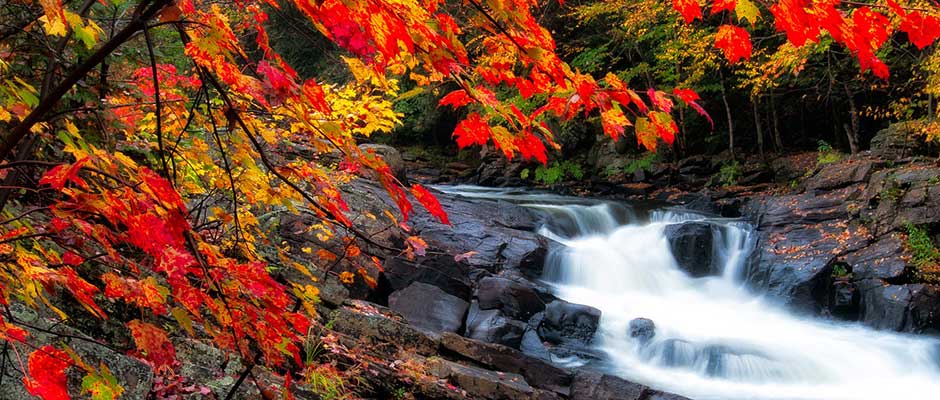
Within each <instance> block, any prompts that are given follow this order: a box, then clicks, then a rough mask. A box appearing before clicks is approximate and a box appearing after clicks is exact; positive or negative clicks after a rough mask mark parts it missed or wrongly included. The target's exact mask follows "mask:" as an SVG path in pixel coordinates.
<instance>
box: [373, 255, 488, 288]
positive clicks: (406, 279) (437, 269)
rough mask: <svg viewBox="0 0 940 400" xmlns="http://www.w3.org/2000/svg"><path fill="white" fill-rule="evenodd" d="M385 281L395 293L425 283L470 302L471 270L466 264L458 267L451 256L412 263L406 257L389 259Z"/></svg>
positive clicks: (460, 264)
mask: <svg viewBox="0 0 940 400" xmlns="http://www.w3.org/2000/svg"><path fill="white" fill-rule="evenodd" d="M384 269H385V274H384V278H385V279H386V280H387V281H388V283H389V286H390V287H391V288H392V289H393V290H401V289H404V288H406V287H408V285H411V284H412V283H413V282H422V283H426V284H429V285H433V286H437V287H439V288H441V290H443V291H444V292H447V293H448V294H451V295H453V296H456V297H459V298H461V299H469V298H470V295H471V290H470V279H469V274H470V269H471V268H470V267H469V266H468V265H467V264H465V263H458V262H455V261H454V258H453V257H451V256H447V255H441V256H438V255H429V256H427V257H420V258H418V259H417V260H414V261H412V260H408V259H406V258H404V257H389V258H386V259H385V264H384Z"/></svg>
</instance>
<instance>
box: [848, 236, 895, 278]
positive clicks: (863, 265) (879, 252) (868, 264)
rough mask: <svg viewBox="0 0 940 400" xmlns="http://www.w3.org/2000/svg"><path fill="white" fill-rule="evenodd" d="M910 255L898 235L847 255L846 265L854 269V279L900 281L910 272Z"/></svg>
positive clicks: (884, 237) (879, 240) (887, 237)
mask: <svg viewBox="0 0 940 400" xmlns="http://www.w3.org/2000/svg"><path fill="white" fill-rule="evenodd" d="M909 257H910V255H908V254H906V251H905V249H904V240H903V239H902V237H901V236H900V235H899V234H897V233H894V234H890V235H887V236H883V237H881V238H879V239H878V240H877V241H875V242H874V243H872V244H870V245H868V246H865V247H864V248H862V249H860V250H858V251H854V252H851V253H849V254H846V255H845V257H844V258H843V259H844V260H845V263H846V264H848V265H849V266H850V267H851V268H852V278H853V279H855V280H861V279H888V280H893V279H900V278H902V277H903V276H905V275H906V274H907V272H908V265H907V261H906V260H907V259H910V258H909Z"/></svg>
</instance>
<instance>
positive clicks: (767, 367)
mask: <svg viewBox="0 0 940 400" xmlns="http://www.w3.org/2000/svg"><path fill="white" fill-rule="evenodd" d="M438 189H439V190H442V191H445V192H449V193H453V194H459V195H462V196H466V197H477V198H489V199H498V200H505V201H510V202H514V203H518V204H521V205H524V206H526V207H530V208H533V209H536V210H538V211H540V212H541V213H543V214H544V215H546V223H545V225H544V226H543V227H542V228H541V230H540V234H542V235H543V236H545V237H547V238H550V239H552V240H554V241H555V242H557V243H559V244H561V245H560V246H556V247H555V248H553V250H552V251H551V252H550V253H549V255H548V257H547V260H546V263H545V267H544V271H543V277H542V280H543V281H544V282H545V283H547V284H549V285H550V286H551V287H552V288H553V289H554V291H555V295H556V296H558V297H559V298H562V299H564V300H567V301H570V302H573V303H579V304H586V305H590V306H593V307H596V308H598V309H600V310H601V311H602V316H601V320H600V326H599V327H598V330H597V332H596V334H595V336H594V339H593V342H592V343H593V346H595V350H596V351H598V352H600V353H601V354H603V355H604V357H603V359H602V360H601V362H600V363H599V365H598V367H599V368H602V369H604V370H606V371H605V372H608V373H611V374H614V375H618V376H621V377H623V378H625V379H628V380H631V381H634V382H638V383H642V384H645V385H649V386H651V387H653V388H656V389H660V390H665V391H669V392H673V393H677V394H681V395H684V396H688V397H691V398H694V399H900V398H937V396H940V340H937V339H936V338H932V337H928V336H916V335H906V334H898V333H893V332H885V331H877V330H873V329H871V328H868V327H865V326H862V325H860V324H854V323H844V322H838V321H832V320H827V319H823V318H815V317H805V316H797V315H795V314H794V313H792V312H790V311H788V310H787V309H785V308H783V307H781V306H779V305H777V304H775V303H774V302H772V301H770V300H768V299H765V298H763V297H762V296H761V294H760V293H755V292H754V291H752V290H750V289H748V288H746V287H745V285H744V283H743V277H744V276H745V274H746V271H745V269H746V268H747V259H748V257H749V254H750V253H751V251H752V249H753V248H754V246H755V243H754V235H752V232H751V231H752V228H751V226H750V225H749V224H747V223H746V222H744V221H741V220H733V219H723V218H709V217H706V216H703V215H700V214H695V213H689V212H683V211H680V210H674V209H670V208H667V207H663V206H656V205H643V206H639V207H637V206H629V205H624V204H620V203H612V202H600V201H589V200H584V199H579V198H573V197H564V196H558V195H553V194H541V193H534V192H529V191H525V190H513V189H487V188H481V187H472V186H454V187H439V188H438ZM689 221H698V222H704V223H708V224H709V225H711V226H712V229H713V230H714V237H715V240H714V248H713V250H712V251H713V253H712V254H713V260H716V261H715V262H718V263H719V265H720V269H721V272H720V273H718V274H713V275H711V276H705V277H700V278H693V277H691V276H689V275H688V274H687V273H686V272H685V271H684V270H682V269H681V268H679V266H678V265H677V263H676V260H675V258H674V256H673V254H672V252H671V250H670V246H669V242H668V239H667V236H666V234H665V229H666V227H667V226H668V225H670V224H681V223H685V222H689ZM638 318H645V319H648V321H639V322H640V326H642V327H643V328H642V329H639V331H640V332H641V334H640V335H636V334H634V335H632V336H631V326H630V325H631V321H634V320H635V319H638ZM649 321H652V324H649ZM634 323H635V324H637V322H634ZM652 326H654V327H652ZM634 328H636V326H635V327H634ZM634 330H635V331H636V329H634ZM634 333H635V332H634Z"/></svg>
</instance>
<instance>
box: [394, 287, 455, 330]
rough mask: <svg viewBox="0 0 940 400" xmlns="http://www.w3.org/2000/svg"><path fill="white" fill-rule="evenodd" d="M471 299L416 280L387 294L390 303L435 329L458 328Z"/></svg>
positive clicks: (411, 319) (407, 316)
mask: <svg viewBox="0 0 940 400" xmlns="http://www.w3.org/2000/svg"><path fill="white" fill-rule="evenodd" d="M469 305H470V304H469V303H467V302H466V301H464V300H463V299H460V298H457V297H455V296H452V295H449V294H447V293H446V292H444V291H443V290H441V289H440V288H438V287H437V286H431V285H428V284H426V283H422V282H415V283H412V284H411V285H409V286H408V287H407V288H404V289H402V290H399V291H396V292H394V293H392V294H391V296H389V297H388V306H389V308H391V309H392V310H393V311H395V312H397V313H399V314H401V315H402V316H404V317H405V319H406V320H408V322H409V323H411V324H412V325H414V326H416V327H418V328H421V329H427V330H429V331H432V332H456V331H457V330H458V329H460V327H461V326H462V325H463V320H464V315H466V313H467V307H469Z"/></svg>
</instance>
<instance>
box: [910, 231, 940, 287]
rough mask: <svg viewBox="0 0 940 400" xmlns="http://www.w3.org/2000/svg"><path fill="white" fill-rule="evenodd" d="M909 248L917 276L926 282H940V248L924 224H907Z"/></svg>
mask: <svg viewBox="0 0 940 400" xmlns="http://www.w3.org/2000/svg"><path fill="white" fill-rule="evenodd" d="M905 229H906V230H907V242H906V245H907V249H908V250H909V251H910V252H911V264H913V265H914V269H915V271H914V273H915V276H916V277H917V278H918V279H920V280H921V281H924V282H934V283H935V282H940V249H938V248H937V245H936V244H934V242H933V240H932V239H931V238H930V234H929V232H928V231H927V229H925V228H924V227H922V226H916V225H913V224H907V225H906V226H905Z"/></svg>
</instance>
